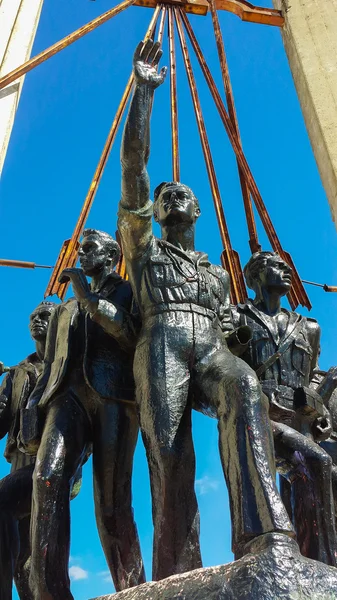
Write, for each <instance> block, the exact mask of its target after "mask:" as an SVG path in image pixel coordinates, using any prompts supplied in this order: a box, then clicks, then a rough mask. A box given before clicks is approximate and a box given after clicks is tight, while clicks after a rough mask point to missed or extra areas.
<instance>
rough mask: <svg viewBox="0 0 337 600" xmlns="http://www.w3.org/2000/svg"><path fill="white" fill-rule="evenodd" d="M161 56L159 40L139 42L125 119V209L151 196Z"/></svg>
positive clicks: (160, 81)
mask: <svg viewBox="0 0 337 600" xmlns="http://www.w3.org/2000/svg"><path fill="white" fill-rule="evenodd" d="M161 56H162V50H161V49H160V44H159V43H158V42H156V43H154V42H153V41H152V40H148V41H147V42H145V44H144V43H143V42H140V44H138V47H137V49H136V52H135V54H134V58H133V73H134V79H135V90H134V94H133V98H132V101H131V106H130V110H129V114H128V116H127V119H126V124H125V129H124V135H123V141H122V148H121V163H122V200H121V206H122V207H123V208H125V209H129V210H136V209H139V208H142V207H143V206H146V204H147V203H148V201H149V199H150V186H149V177H148V173H147V170H146V166H147V162H148V159H149V154H150V117H151V108H152V101H153V95H154V90H155V89H156V88H157V87H158V86H159V85H161V84H162V83H163V81H164V79H165V75H166V67H163V68H162V70H161V71H160V72H159V73H158V72H157V66H158V63H159V60H160V58H161Z"/></svg>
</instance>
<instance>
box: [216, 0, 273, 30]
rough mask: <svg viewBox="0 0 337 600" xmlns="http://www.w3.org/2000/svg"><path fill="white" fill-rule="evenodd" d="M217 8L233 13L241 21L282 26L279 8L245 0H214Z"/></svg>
mask: <svg viewBox="0 0 337 600" xmlns="http://www.w3.org/2000/svg"><path fill="white" fill-rule="evenodd" d="M216 8H217V10H226V11H228V12H231V13H234V14H235V15H237V16H238V17H240V19H242V21H249V22H250V23H260V25H274V26H276V27H283V25H284V17H283V15H282V13H281V11H280V10H276V9H274V8H262V7H261V6H254V4H251V3H250V2H247V1H246V0H216Z"/></svg>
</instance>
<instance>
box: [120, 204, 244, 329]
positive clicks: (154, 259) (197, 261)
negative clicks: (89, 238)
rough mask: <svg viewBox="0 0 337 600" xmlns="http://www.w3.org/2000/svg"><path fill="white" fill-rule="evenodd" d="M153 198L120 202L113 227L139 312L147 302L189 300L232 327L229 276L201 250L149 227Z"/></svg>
mask: <svg viewBox="0 0 337 600" xmlns="http://www.w3.org/2000/svg"><path fill="white" fill-rule="evenodd" d="M152 216H153V203H152V202H151V201H149V202H147V204H146V205H145V206H144V207H142V208H140V209H136V210H132V209H129V208H126V207H124V206H123V203H122V202H121V203H120V206H119V213H118V227H119V232H120V236H121V240H122V245H123V253H124V257H125V260H126V264H127V272H128V275H129V279H130V282H131V284H132V286H133V292H134V295H135V297H136V301H137V304H138V306H139V310H140V313H141V316H142V318H143V319H144V317H146V315H147V314H149V313H150V310H151V307H153V306H160V305H167V304H170V305H172V308H173V309H174V305H176V306H177V305H182V304H186V305H188V304H190V305H196V306H199V307H202V308H204V309H205V310H211V311H213V312H214V313H215V315H216V316H217V317H218V318H219V321H220V324H221V327H222V329H223V330H228V329H229V330H231V329H232V325H231V321H230V314H229V276H228V273H227V272H226V271H225V270H224V269H222V267H219V266H216V265H212V264H211V263H210V262H209V260H208V257H207V255H206V254H204V253H201V252H192V253H191V252H185V251H184V250H182V249H181V248H178V247H176V246H174V245H173V244H170V243H169V242H167V241H165V240H159V239H157V238H156V237H155V236H154V235H153V231H152Z"/></svg>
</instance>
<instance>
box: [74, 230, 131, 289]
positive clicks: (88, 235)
mask: <svg viewBox="0 0 337 600" xmlns="http://www.w3.org/2000/svg"><path fill="white" fill-rule="evenodd" d="M120 255H121V249H120V246H119V244H118V242H116V240H115V239H114V238H113V237H111V235H109V234H108V233H105V232H104V231H99V230H98V229H85V230H84V232H83V238H82V241H81V244H80V248H79V251H78V256H79V260H80V265H81V267H82V269H83V271H84V273H85V274H86V275H87V276H88V277H92V276H93V275H98V274H99V273H100V272H102V271H103V270H106V271H108V272H110V271H113V269H114V268H115V266H116V265H117V263H118V261H119V258H120Z"/></svg>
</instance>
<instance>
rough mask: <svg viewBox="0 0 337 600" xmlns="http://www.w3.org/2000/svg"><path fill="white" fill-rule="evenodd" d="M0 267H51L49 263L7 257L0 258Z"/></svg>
mask: <svg viewBox="0 0 337 600" xmlns="http://www.w3.org/2000/svg"><path fill="white" fill-rule="evenodd" d="M0 267H15V268H16V269H52V268H53V267H50V266H49V265H37V264H36V263H34V262H28V261H27V260H11V259H9V258H0Z"/></svg>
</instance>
